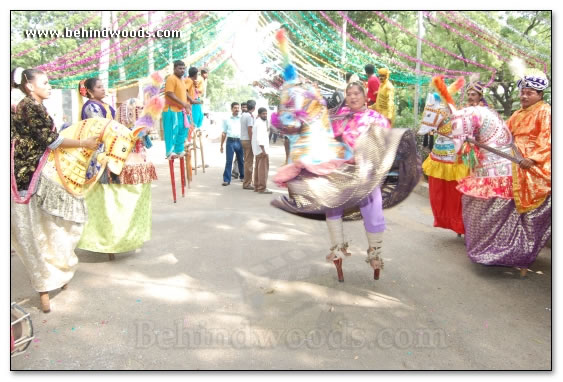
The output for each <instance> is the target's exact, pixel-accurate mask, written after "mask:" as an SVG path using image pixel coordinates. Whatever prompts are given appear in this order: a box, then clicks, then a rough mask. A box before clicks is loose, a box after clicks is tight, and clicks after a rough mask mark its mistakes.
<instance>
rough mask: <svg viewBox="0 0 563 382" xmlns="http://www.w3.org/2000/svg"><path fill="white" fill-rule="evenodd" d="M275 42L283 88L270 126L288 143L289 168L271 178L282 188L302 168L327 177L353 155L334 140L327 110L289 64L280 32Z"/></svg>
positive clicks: (283, 33)
mask: <svg viewBox="0 0 563 382" xmlns="http://www.w3.org/2000/svg"><path fill="white" fill-rule="evenodd" d="M276 38H277V39H278V42H279V45H280V50H281V51H282V54H283V56H284V73H283V77H284V85H283V86H282V89H281V97H280V106H279V111H278V114H277V115H276V114H274V115H272V125H273V126H275V127H277V128H278V129H279V130H280V131H281V132H282V133H283V134H285V135H286V136H287V137H288V139H289V141H290V153H289V158H288V165H286V166H284V168H282V169H280V171H279V172H278V174H277V175H276V177H275V178H274V181H275V182H276V183H278V184H283V183H285V182H286V181H287V180H289V179H292V178H293V177H295V176H296V175H297V174H298V173H299V172H300V171H301V169H303V168H305V169H307V170H308V171H310V172H312V173H313V174H317V175H324V174H327V173H329V172H331V171H332V170H334V168H335V167H338V166H339V165H341V164H342V163H344V162H346V161H347V160H349V159H350V158H352V151H351V150H350V148H349V147H348V146H347V145H345V144H343V143H341V142H338V141H337V140H335V139H334V133H333V131H332V126H331V124H330V120H329V113H328V109H327V107H326V103H325V100H324V98H323V97H322V96H321V94H320V92H319V89H318V88H317V87H316V86H315V85H314V84H312V83H310V82H303V81H301V80H300V79H299V78H298V76H297V71H296V69H295V67H294V66H293V65H292V64H291V63H290V62H289V56H288V51H287V50H288V47H287V40H286V37H285V32H284V30H283V29H281V30H280V31H278V33H277V35H276Z"/></svg>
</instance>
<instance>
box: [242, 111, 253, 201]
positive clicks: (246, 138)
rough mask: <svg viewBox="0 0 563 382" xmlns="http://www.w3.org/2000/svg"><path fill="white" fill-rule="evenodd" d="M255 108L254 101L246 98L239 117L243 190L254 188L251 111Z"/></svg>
mask: <svg viewBox="0 0 563 382" xmlns="http://www.w3.org/2000/svg"><path fill="white" fill-rule="evenodd" d="M255 108H256V101H254V100H248V101H247V102H246V109H247V111H246V113H242V115H241V117H240V143H241V145H242V149H243V151H244V181H243V183H242V188H243V189H245V190H254V187H252V169H253V167H254V166H253V163H254V152H253V151H252V127H253V126H254V116H253V115H252V113H254V109H255ZM241 175H242V174H241ZM241 178H242V176H241Z"/></svg>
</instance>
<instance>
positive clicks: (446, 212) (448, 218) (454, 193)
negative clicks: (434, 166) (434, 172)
mask: <svg viewBox="0 0 563 382" xmlns="http://www.w3.org/2000/svg"><path fill="white" fill-rule="evenodd" d="M456 187H457V181H455V180H450V181H448V180H443V179H438V178H434V177H432V176H429V177H428V191H429V195H430V206H431V207H432V214H433V215H434V227H440V228H447V229H451V230H452V231H454V232H456V233H459V234H464V233H465V229H464V228H463V217H462V215H461V212H462V208H461V195H462V194H461V192H459V191H458V190H457V189H456Z"/></svg>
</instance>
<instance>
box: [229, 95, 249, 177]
mask: <svg viewBox="0 0 563 382" xmlns="http://www.w3.org/2000/svg"><path fill="white" fill-rule="evenodd" d="M240 110H241V114H242V113H246V112H247V111H248V109H247V108H246V102H241V104H240ZM239 175H240V174H239V173H238V161H237V160H236V158H235V161H234V162H233V179H238V178H239ZM242 178H243V177H242V176H241V177H240V181H241V182H242V181H243V179H242Z"/></svg>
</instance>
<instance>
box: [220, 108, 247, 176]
mask: <svg viewBox="0 0 563 382" xmlns="http://www.w3.org/2000/svg"><path fill="white" fill-rule="evenodd" d="M239 110H240V108H239V104H238V102H233V103H231V112H232V115H231V117H230V118H228V119H226V120H224V121H223V134H222V135H221V154H222V153H223V144H224V143H225V140H226V141H227V154H226V156H227V157H226V162H225V171H224V172H223V186H228V185H229V184H231V169H232V166H233V155H234V154H236V157H237V160H238V167H239V171H240V174H241V176H242V177H244V159H243V152H242V146H241V144H240V117H239V115H238V113H239Z"/></svg>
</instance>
